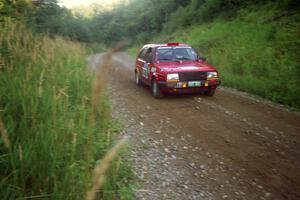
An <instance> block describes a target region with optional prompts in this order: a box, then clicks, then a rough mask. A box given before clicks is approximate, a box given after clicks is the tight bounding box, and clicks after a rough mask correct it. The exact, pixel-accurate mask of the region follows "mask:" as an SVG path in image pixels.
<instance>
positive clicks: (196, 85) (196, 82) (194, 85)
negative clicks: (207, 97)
mask: <svg viewBox="0 0 300 200" xmlns="http://www.w3.org/2000/svg"><path fill="white" fill-rule="evenodd" d="M188 86H189V87H200V86H201V81H189V82H188Z"/></svg>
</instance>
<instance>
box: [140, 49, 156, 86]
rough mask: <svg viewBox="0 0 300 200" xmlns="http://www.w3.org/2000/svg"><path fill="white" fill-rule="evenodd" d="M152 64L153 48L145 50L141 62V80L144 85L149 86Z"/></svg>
mask: <svg viewBox="0 0 300 200" xmlns="http://www.w3.org/2000/svg"><path fill="white" fill-rule="evenodd" d="M152 62H153V48H151V47H149V48H148V49H147V50H146V53H145V56H144V59H143V62H142V80H143V82H144V83H146V84H148V85H151V66H152Z"/></svg>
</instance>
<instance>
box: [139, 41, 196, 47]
mask: <svg viewBox="0 0 300 200" xmlns="http://www.w3.org/2000/svg"><path fill="white" fill-rule="evenodd" d="M179 46H180V47H190V45H188V44H184V43H178V42H172V43H165V44H146V45H144V46H143V48H146V47H148V48H149V47H152V48H155V47H179Z"/></svg>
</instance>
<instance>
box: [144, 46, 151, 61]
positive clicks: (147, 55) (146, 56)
mask: <svg viewBox="0 0 300 200" xmlns="http://www.w3.org/2000/svg"><path fill="white" fill-rule="evenodd" d="M152 52H153V49H152V48H148V49H147V51H146V55H145V59H144V60H145V61H146V62H152V57H153V56H152V55H153V54H152Z"/></svg>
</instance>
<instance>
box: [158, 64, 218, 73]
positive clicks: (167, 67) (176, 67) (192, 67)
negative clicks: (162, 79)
mask: <svg viewBox="0 0 300 200" xmlns="http://www.w3.org/2000/svg"><path fill="white" fill-rule="evenodd" d="M158 65H159V68H160V69H161V71H164V72H166V73H172V72H194V71H197V72H199V71H203V72H206V71H217V70H216V69H215V68H214V67H213V66H211V65H209V64H208V63H205V62H160V63H158Z"/></svg>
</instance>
